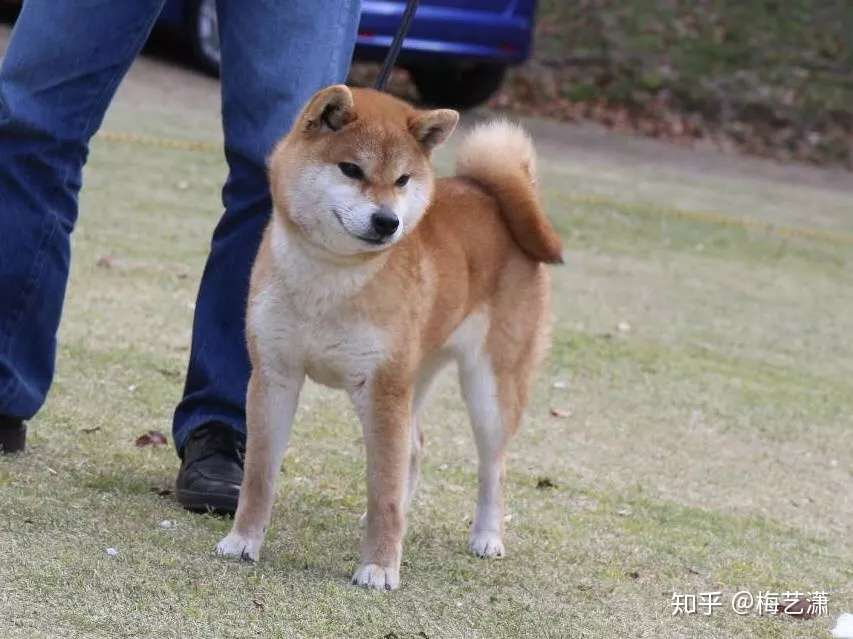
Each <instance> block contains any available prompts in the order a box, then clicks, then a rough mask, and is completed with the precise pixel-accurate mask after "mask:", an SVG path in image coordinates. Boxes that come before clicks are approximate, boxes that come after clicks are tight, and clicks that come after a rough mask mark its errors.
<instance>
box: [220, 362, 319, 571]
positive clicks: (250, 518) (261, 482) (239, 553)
mask: <svg viewBox="0 0 853 639" xmlns="http://www.w3.org/2000/svg"><path fill="white" fill-rule="evenodd" d="M303 381H304V374H299V375H296V374H293V375H272V374H269V373H264V372H263V371H259V370H256V371H253V372H252V377H251V379H250V380H249V389H248V393H247V394H246V427H247V428H246V429H247V435H248V438H247V440H246V463H245V471H244V474H243V483H242V485H241V486H240V499H239V501H238V502H237V515H236V517H235V518H234V526H233V527H232V528H231V532H230V533H229V534H228V536H226V537H225V538H224V539H222V541H220V542H219V543H218V544H217V546H216V552H217V553H218V554H220V555H231V556H235V557H240V558H242V559H245V560H248V561H257V559H258V555H259V553H260V550H261V544H262V543H263V541H264V535H265V534H266V529H267V525H268V524H269V521H270V515H271V513H272V505H273V500H274V499H275V484H276V478H277V477H278V474H279V471H280V470H281V462H282V459H283V457H284V451H285V449H286V448H287V442H288V440H289V439H290V431H291V428H292V426H293V416H294V414H295V413H296V404H297V402H298V400H299V391H300V389H301V388H302V382H303Z"/></svg>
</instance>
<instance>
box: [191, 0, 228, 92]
mask: <svg viewBox="0 0 853 639" xmlns="http://www.w3.org/2000/svg"><path fill="white" fill-rule="evenodd" d="M187 35H188V37H189V41H190V45H191V46H192V52H193V57H194V58H195V61H196V63H197V64H198V65H199V67H201V69H202V70H204V72H205V73H208V74H210V75H212V76H216V77H218V76H219V61H220V51H219V20H218V18H217V16H216V0H193V2H190V3H189V10H188V12H187Z"/></svg>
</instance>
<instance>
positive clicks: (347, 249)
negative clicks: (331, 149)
mask: <svg viewBox="0 0 853 639" xmlns="http://www.w3.org/2000/svg"><path fill="white" fill-rule="evenodd" d="M287 190H288V196H289V197H288V199H289V202H290V207H291V210H290V211H289V212H288V213H289V215H290V218H291V220H293V222H294V223H296V224H297V225H298V226H299V227H300V228H301V229H302V230H303V232H304V233H305V234H306V235H307V236H308V237H309V239H311V240H312V241H313V242H314V243H315V244H318V245H320V246H322V247H324V248H326V249H327V250H329V251H331V252H333V253H339V254H343V255H352V254H356V253H363V252H366V251H374V250H380V249H381V248H386V247H387V246H389V245H391V244H393V243H395V242H397V241H398V240H399V239H400V238H402V237H403V235H405V234H406V233H407V232H408V231H410V230H411V229H413V228H414V227H415V226H416V225H417V223H418V221H420V218H421V217H422V216H423V214H424V212H425V211H426V208H427V206H428V205H429V201H428V197H429V185H428V184H427V183H424V182H422V181H419V180H411V181H410V182H409V184H408V185H407V186H406V187H405V188H403V189H401V190H400V194H399V195H398V196H397V198H396V200H395V202H394V203H393V209H394V212H395V213H396V214H397V216H398V217H399V218H400V228H399V229H398V231H397V232H396V233H395V234H394V237H393V238H391V241H390V242H388V243H386V244H384V245H383V246H382V247H373V246H371V245H369V244H367V243H365V242H363V241H362V240H359V239H358V237H357V236H368V235H370V232H371V216H372V215H373V213H374V211H375V210H376V207H377V203H376V202H374V201H373V200H371V199H370V198H368V197H365V196H364V194H363V193H362V192H361V188H360V187H359V185H358V184H357V183H356V182H354V181H353V180H352V178H348V177H346V176H344V175H343V174H342V173H341V172H340V169H339V168H338V167H337V166H336V165H333V164H321V165H316V164H315V165H309V166H306V167H304V168H303V169H302V170H301V171H300V172H299V174H298V175H296V176H294V177H293V179H292V180H290V181H289V184H288V185H287Z"/></svg>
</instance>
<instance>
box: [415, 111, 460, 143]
mask: <svg viewBox="0 0 853 639" xmlns="http://www.w3.org/2000/svg"><path fill="white" fill-rule="evenodd" d="M458 122H459V112H458V111H454V110H453V109H436V110H434V111H419V112H418V113H417V114H416V115H414V116H413V117H412V118H411V119H410V120H409V131H411V133H412V135H413V136H415V139H416V140H417V141H418V142H420V143H421V146H422V147H424V149H425V150H426V152H427V153H429V152H430V151H432V150H433V149H434V148H435V147H437V146H438V145H439V144H442V143H443V142H444V141H445V140H446V139H447V138H449V137H450V134H451V133H453V129H455V128H456V124H457V123H458Z"/></svg>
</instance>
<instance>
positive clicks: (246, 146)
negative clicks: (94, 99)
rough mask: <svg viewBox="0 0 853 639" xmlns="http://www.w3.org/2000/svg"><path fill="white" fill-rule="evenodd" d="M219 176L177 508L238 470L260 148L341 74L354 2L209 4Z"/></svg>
mask: <svg viewBox="0 0 853 639" xmlns="http://www.w3.org/2000/svg"><path fill="white" fill-rule="evenodd" d="M218 12H219V25H220V26H219V32H220V42H221V47H222V70H221V71H222V72H221V76H222V117H223V126H224V129H225V155H226V158H227V160H228V167H229V175H228V181H227V182H226V184H225V188H224V189H223V193H222V199H223V203H224V205H225V214H224V215H223V216H222V219H221V220H220V222H219V225H218V226H217V227H216V231H215V232H214V234H213V241H212V245H211V251H210V255H209V257H208V260H207V265H206V266H205V269H204V275H203V276H202V281H201V287H200V290H199V294H198V300H197V303H196V311H195V319H194V322H193V339H192V351H191V353H190V361H189V370H188V372H187V380H186V386H185V389H184V397H183V399H182V400H181V402H180V404H179V405H178V407H177V409H176V410H175V417H174V424H173V430H172V432H173V437H174V440H175V446H176V448H177V450H178V453H179V455H180V456H181V457H182V459H183V463H182V465H181V470H180V472H179V473H178V479H177V481H176V495H177V497H178V500H179V501H180V502H181V503H182V504H184V506H186V507H187V508H190V509H194V510H202V509H205V508H208V509H209V508H212V509H215V510H221V511H233V510H234V509H236V506H237V496H238V493H239V484H240V480H241V479H242V453H241V450H242V445H243V442H244V437H245V435H244V434H245V430H246V412H245V400H246V387H247V384H248V380H249V372H250V369H249V358H248V353H247V352H246V343H245V334H244V330H243V329H244V321H245V308H246V298H247V294H248V289H249V276H250V272H251V268H252V263H253V261H254V259H255V253H256V252H257V249H258V245H259V243H260V240H261V235H262V233H263V229H264V227H265V226H266V223H267V221H268V220H269V217H270V213H271V209H272V203H271V201H270V196H269V187H268V184H267V173H266V158H267V155H268V154H269V153H270V152H271V151H272V148H273V146H274V145H275V143H276V142H277V141H278V140H279V139H280V138H282V137H283V136H284V135H285V134H286V133H287V131H288V130H289V128H290V125H291V123H292V121H293V120H294V118H295V117H296V115H297V114H298V112H299V110H300V109H301V108H302V106H303V105H304V103H305V102H306V101H307V100H308V98H310V97H311V95H312V94H313V93H314V92H315V91H317V90H318V89H320V88H322V87H324V86H327V85H329V84H334V83H337V82H343V81H344V80H345V78H346V74H347V70H348V69H349V64H350V60H351V57H352V51H353V46H354V44H355V36H356V29H357V27H358V17H359V12H360V0H312V1H311V2H301V1H299V0H279V1H278V2H263V1H261V0H251V1H246V2H240V3H236V2H231V1H228V0H220V1H219V2H218Z"/></svg>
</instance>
